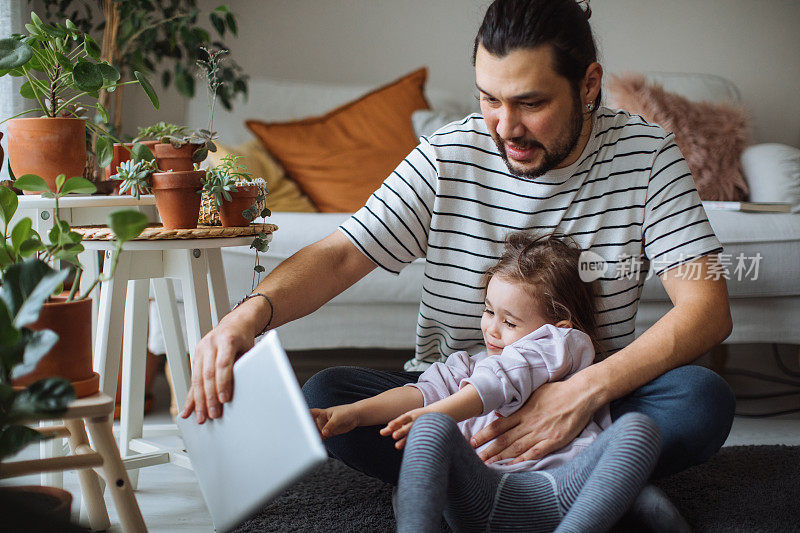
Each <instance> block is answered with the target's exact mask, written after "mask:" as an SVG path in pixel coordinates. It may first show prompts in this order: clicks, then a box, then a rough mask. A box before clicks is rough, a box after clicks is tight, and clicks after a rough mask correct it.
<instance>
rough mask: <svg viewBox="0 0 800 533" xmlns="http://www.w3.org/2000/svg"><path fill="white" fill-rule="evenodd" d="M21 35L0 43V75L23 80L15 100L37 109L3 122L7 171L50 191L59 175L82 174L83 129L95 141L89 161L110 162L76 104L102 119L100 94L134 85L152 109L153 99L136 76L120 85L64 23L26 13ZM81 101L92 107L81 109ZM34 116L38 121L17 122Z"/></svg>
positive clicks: (85, 39) (88, 41) (108, 146)
mask: <svg viewBox="0 0 800 533" xmlns="http://www.w3.org/2000/svg"><path fill="white" fill-rule="evenodd" d="M26 29H27V30H28V35H27V36H24V35H20V34H14V35H12V36H11V37H10V38H6V39H2V40H0V75H6V74H8V75H11V76H24V77H25V78H26V79H27V81H26V82H25V83H24V84H23V85H22V87H21V88H20V94H21V95H22V96H23V97H24V98H28V99H31V100H35V101H36V104H37V107H35V108H33V109H29V110H27V111H23V112H22V113H20V114H18V115H15V116H14V117H11V118H10V119H6V120H8V121H9V124H8V158H9V163H10V165H9V166H10V168H11V169H12V171H13V172H14V174H15V175H23V174H34V175H39V176H42V177H43V178H44V179H45V181H46V182H47V183H48V185H49V186H50V188H51V189H53V190H55V179H56V176H58V175H59V174H61V173H64V174H66V175H72V176H79V175H82V174H83V172H84V167H85V166H86V129H87V128H88V129H89V130H90V131H91V132H92V133H94V134H96V136H97V140H96V143H95V155H96V157H97V161H98V163H99V164H100V166H101V167H102V166H105V165H107V164H108V163H109V162H110V161H111V158H112V156H113V141H114V140H115V139H114V138H113V137H112V136H111V134H109V133H108V132H107V131H106V130H104V129H103V128H102V127H100V126H98V125H96V124H94V123H92V122H90V121H87V120H85V119H84V118H82V117H80V115H79V106H78V101H79V99H80V100H81V102H82V103H81V105H82V106H88V107H93V108H94V109H95V110H96V111H97V112H98V114H100V115H101V116H102V117H104V119H105V118H107V116H108V112H107V111H106V109H105V107H104V106H103V105H102V104H100V102H98V101H97V98H98V96H99V91H100V90H108V91H114V90H116V89H117V88H118V87H121V86H123V85H128V84H138V85H140V86H141V87H142V88H143V89H144V91H145V93H146V94H147V96H148V98H149V99H150V101H151V103H152V104H153V106H154V107H156V108H158V97H157V96H156V94H155V92H154V91H153V88H152V86H151V85H150V82H149V81H147V79H146V78H145V77H144V76H142V75H141V74H139V73H138V72H137V73H135V77H136V80H135V81H129V82H120V81H119V79H120V74H119V71H117V69H116V68H115V67H113V66H112V65H111V64H110V63H108V62H100V61H98V60H99V56H100V49H99V47H98V46H97V43H95V42H94V40H93V39H92V38H91V37H89V36H88V35H86V34H84V33H83V32H81V31H80V30H78V28H77V27H76V26H75V24H73V23H72V22H71V21H70V20H67V21H66V22H65V24H64V25H61V24H57V25H49V24H45V23H44V22H42V21H41V19H40V18H39V17H38V16H37V15H36V13H31V23H30V24H26ZM86 99H88V100H92V101H94V102H95V103H94V104H87V103H86V102H85V100H86ZM37 111H39V112H41V113H42V114H43V116H42V117H39V118H17V117H20V116H22V115H25V114H29V113H35V112H37ZM4 122H5V121H4Z"/></svg>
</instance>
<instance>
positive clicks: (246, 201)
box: [203, 154, 270, 227]
mask: <svg viewBox="0 0 800 533" xmlns="http://www.w3.org/2000/svg"><path fill="white" fill-rule="evenodd" d="M240 159H242V156H237V155H233V154H228V155H226V156H225V157H223V158H222V161H220V164H219V165H217V166H215V167H212V168H210V169H208V170H207V171H206V175H205V178H204V181H203V193H204V194H205V195H207V197H208V198H209V201H211V202H212V203H213V205H214V208H215V209H216V210H217V212H218V213H219V218H220V221H221V222H222V225H223V226H225V227H235V226H249V225H250V222H251V221H252V220H253V219H254V218H255V217H256V216H258V215H259V214H260V216H262V217H267V216H269V215H270V212H269V209H266V205H265V204H264V200H265V199H266V197H267V192H268V191H267V188H266V182H264V180H262V179H258V180H257V181H256V180H254V179H253V175H252V173H250V172H249V171H248V170H247V167H245V166H244V165H242V164H240V163H239V160H240ZM204 201H205V199H204Z"/></svg>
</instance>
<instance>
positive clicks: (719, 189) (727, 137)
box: [606, 74, 748, 200]
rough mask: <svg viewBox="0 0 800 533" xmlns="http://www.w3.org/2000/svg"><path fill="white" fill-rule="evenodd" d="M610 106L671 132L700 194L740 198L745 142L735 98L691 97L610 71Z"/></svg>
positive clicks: (744, 193)
mask: <svg viewBox="0 0 800 533" xmlns="http://www.w3.org/2000/svg"><path fill="white" fill-rule="evenodd" d="M606 89H607V90H608V92H609V99H610V104H611V107H616V108H619V109H624V110H626V111H628V112H629V113H632V114H636V115H641V116H642V117H644V118H645V119H646V120H647V121H648V122H654V123H656V124H658V125H660V126H661V127H663V128H664V129H665V130H667V131H671V132H673V133H674V134H675V142H676V143H677V145H678V147H679V148H680V150H681V152H682V153H683V156H684V157H685V158H686V163H688V165H689V169H690V170H691V171H692V176H693V177H694V183H695V185H696V186H697V192H698V193H700V198H701V199H702V200H745V199H746V198H747V193H748V190H747V184H746V183H745V180H744V177H743V176H742V172H741V169H740V166H739V157H740V156H741V155H742V150H744V148H745V144H746V142H747V115H746V114H745V112H744V109H742V107H741V106H740V105H737V104H732V103H731V104H727V103H720V104H717V103H711V102H693V101H691V100H689V99H687V98H684V97H683V96H680V95H677V94H675V93H670V92H667V91H665V90H664V88H663V87H662V86H661V85H659V84H657V83H648V82H647V81H646V80H645V77H644V76H643V75H637V74H629V75H625V76H613V75H612V76H611V79H610V83H608V85H607V87H606Z"/></svg>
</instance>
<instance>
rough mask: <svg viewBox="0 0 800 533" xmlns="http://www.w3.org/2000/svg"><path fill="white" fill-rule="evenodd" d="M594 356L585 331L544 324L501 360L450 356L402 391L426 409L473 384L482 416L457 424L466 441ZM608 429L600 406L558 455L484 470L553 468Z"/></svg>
mask: <svg viewBox="0 0 800 533" xmlns="http://www.w3.org/2000/svg"><path fill="white" fill-rule="evenodd" d="M594 356H595V352H594V347H593V346H592V341H591V340H590V339H589V336H588V335H586V334H585V333H584V332H582V331H579V330H577V329H571V328H558V327H556V326H554V325H551V324H545V325H544V326H542V327H540V328H539V329H537V330H536V331H534V332H532V333H529V334H528V335H526V336H525V337H522V338H521V339H519V340H518V341H516V342H514V343H513V344H509V345H508V346H506V347H505V348H503V352H502V353H501V354H500V355H489V354H488V353H487V352H486V350H484V351H482V352H480V353H478V354H476V355H473V356H470V355H469V354H468V353H467V352H465V351H460V352H455V353H453V354H452V355H450V357H448V358H447V361H445V362H444V363H434V364H433V365H431V366H430V367H429V368H428V369H427V370H426V371H425V372H423V373H422V375H421V376H420V377H419V381H417V383H409V384H408V385H407V386H409V387H417V388H418V389H419V390H420V391H421V392H422V396H423V398H424V401H425V405H426V406H427V405H430V404H432V403H434V402H436V401H438V400H441V399H443V398H446V397H447V396H450V395H451V394H454V393H455V392H457V391H458V390H459V389H461V388H462V387H464V386H465V385H466V384H467V383H470V384H472V385H473V386H474V387H475V389H476V390H477V391H478V395H479V396H480V398H481V402H482V403H483V412H482V413H481V414H480V415H479V416H477V417H474V418H469V419H467V420H464V421H462V422H459V424H458V427H459V429H460V430H461V433H463V434H464V437H465V438H466V439H467V440H469V439H470V438H472V436H473V435H475V434H476V433H478V432H479V431H480V430H481V429H483V428H484V427H486V426H488V425H489V424H491V423H492V422H493V421H494V420H496V419H497V418H498V414H499V415H501V416H508V415H510V414H511V413H513V412H514V411H516V410H517V409H519V408H520V407H521V406H522V405H523V404H524V403H525V401H526V400H527V399H528V397H529V396H530V395H531V393H532V392H533V391H535V390H536V389H537V388H538V387H540V386H541V385H542V384H544V383H547V382H549V381H561V380H564V379H568V378H569V377H570V376H572V375H573V374H574V373H576V372H578V371H579V370H582V369H584V368H586V367H587V366H589V365H591V364H592V362H593V361H594ZM610 425H611V415H610V413H609V409H608V406H607V405H605V406H603V407H602V408H600V409H599V410H598V411H597V412H596V413H595V414H594V416H593V417H592V419H591V421H590V422H589V424H588V425H587V426H586V427H585V428H584V430H583V431H582V432H581V433H580V434H579V435H578V436H577V437H576V438H575V440H573V441H572V442H570V443H569V444H567V445H566V446H564V447H563V448H561V449H560V450H557V451H555V452H553V453H551V454H550V455H548V456H546V457H543V458H542V459H539V460H531V461H522V462H521V463H517V464H515V465H509V464H508V463H510V462H511V461H512V460H513V459H502V460H500V461H496V462H494V463H492V464H490V465H489V466H490V467H491V468H495V469H497V470H501V471H503V472H520V471H526V470H542V469H546V468H554V467H556V466H559V465H561V464H564V463H566V462H568V461H569V460H570V459H572V458H573V457H575V456H576V455H577V454H578V453H580V452H581V451H582V450H583V449H584V448H586V447H587V446H589V445H590V444H591V443H592V442H593V441H594V439H595V438H597V436H598V435H599V434H600V432H602V431H603V429H605V428H607V427H609V426H610ZM490 443H491V441H490V442H487V443H486V444H484V445H483V446H481V447H480V448H478V449H477V450H476V453H480V451H481V450H483V449H484V448H485V447H487V446H489V444H490Z"/></svg>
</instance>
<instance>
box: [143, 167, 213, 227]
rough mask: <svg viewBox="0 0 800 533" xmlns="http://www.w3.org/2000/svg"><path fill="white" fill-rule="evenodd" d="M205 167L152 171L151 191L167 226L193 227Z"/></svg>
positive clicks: (197, 213) (197, 211) (162, 219)
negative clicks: (181, 170)
mask: <svg viewBox="0 0 800 533" xmlns="http://www.w3.org/2000/svg"><path fill="white" fill-rule="evenodd" d="M205 174H206V173H205V171H204V170H188V171H183V172H155V173H154V174H153V194H154V195H155V197H156V207H157V208H158V214H159V216H161V223H162V224H163V225H164V228H166V229H194V228H196V227H197V219H198V217H199V216H200V200H201V196H200V191H201V190H202V189H203V182H202V179H203V176H205Z"/></svg>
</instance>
